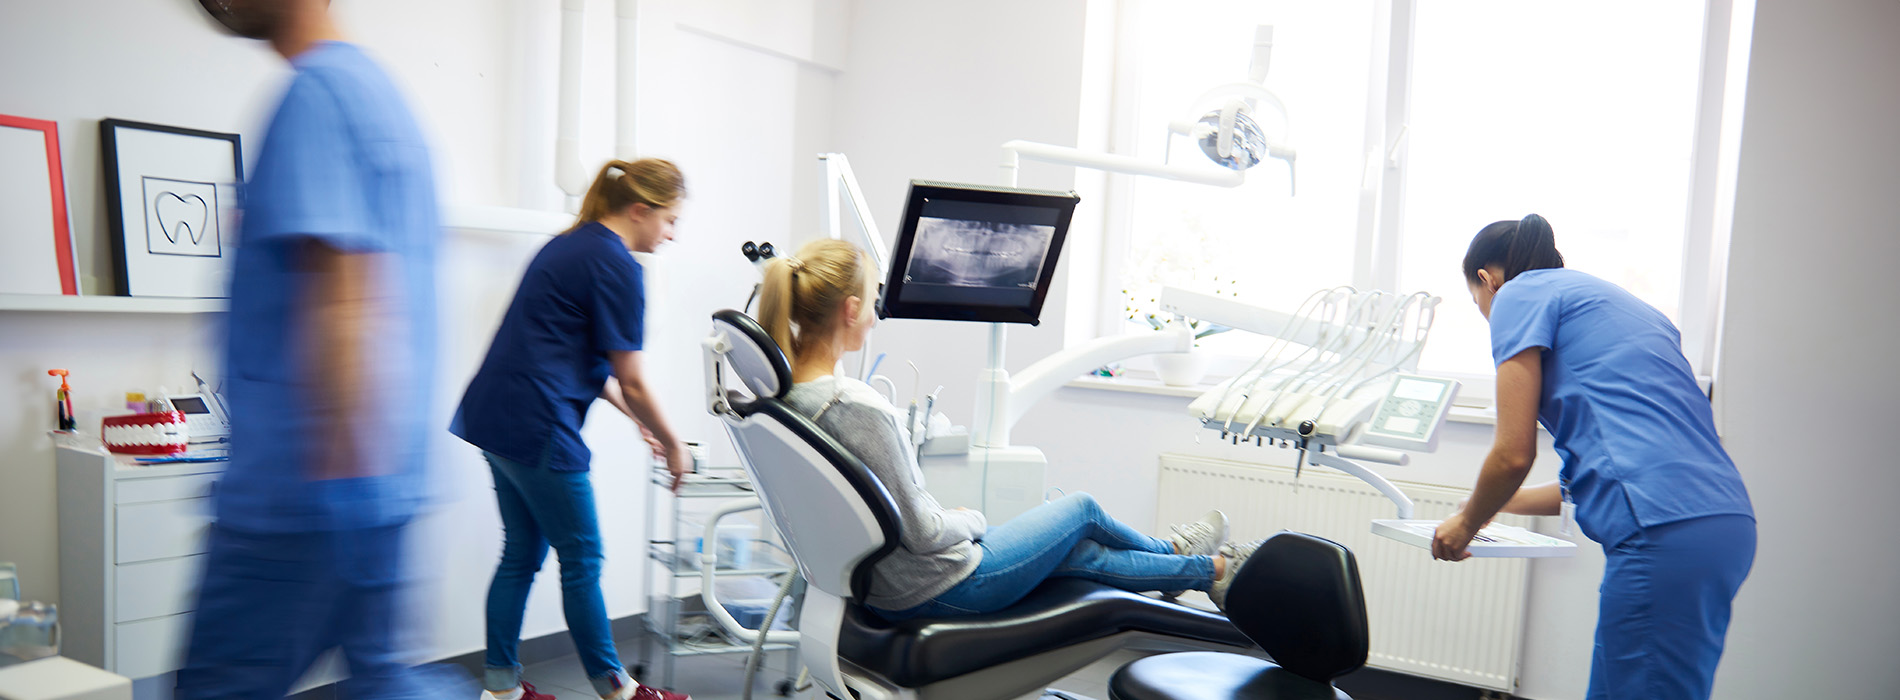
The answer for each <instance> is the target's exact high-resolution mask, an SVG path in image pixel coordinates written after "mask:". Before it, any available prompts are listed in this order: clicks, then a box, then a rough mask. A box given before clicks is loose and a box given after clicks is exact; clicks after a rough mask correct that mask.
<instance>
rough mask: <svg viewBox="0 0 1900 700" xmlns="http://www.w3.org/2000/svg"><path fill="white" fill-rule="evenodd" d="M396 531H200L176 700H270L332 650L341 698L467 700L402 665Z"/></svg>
mask: <svg viewBox="0 0 1900 700" xmlns="http://www.w3.org/2000/svg"><path fill="white" fill-rule="evenodd" d="M402 539H403V527H402V526H400V525H397V526H386V527H375V528H365V529H356V530H337V531H320V532H293V533H253V532H248V531H244V530H238V529H234V528H232V527H229V526H227V525H225V524H223V523H219V524H214V525H213V526H212V527H211V537H210V541H209V543H208V544H209V551H208V553H207V554H206V555H205V570H204V580H203V583H202V584H201V585H200V587H199V589H198V607H197V613H196V614H195V616H194V618H193V620H192V626H191V636H190V641H189V646H188V650H187V651H186V653H185V666H184V668H183V669H181V670H179V672H178V685H177V690H176V697H177V698H179V700H278V698H282V697H284V693H286V692H288V691H289V690H290V684H291V683H293V682H295V681H296V680H297V679H298V678H299V677H301V676H302V675H303V673H304V671H305V670H307V669H309V667H310V664H311V663H312V662H314V661H315V660H316V658H317V655H318V654H321V653H323V652H324V651H325V650H328V649H330V648H332V647H342V649H343V658H344V660H345V661H347V662H349V667H350V677H349V679H348V680H346V681H344V682H343V693H344V695H345V696H346V697H352V698H372V699H376V700H395V699H401V700H410V699H420V698H435V697H441V698H467V697H471V694H472V693H474V692H475V691H474V690H473V689H471V688H467V687H466V686H467V684H468V679H467V677H466V676H462V677H460V680H459V681H458V680H457V675H458V674H454V673H450V672H448V671H446V670H444V669H441V668H429V667H413V666H410V665H409V664H408V663H407V662H406V661H404V658H405V656H407V655H408V654H409V653H410V652H412V651H413V649H409V648H405V647H404V645H403V644H402V641H401V639H402V633H401V631H400V629H399V626H400V625H402V624H403V622H404V618H403V616H402V600H401V595H402V593H403V586H404V581H403V572H402Z"/></svg>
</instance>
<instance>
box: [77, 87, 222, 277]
mask: <svg viewBox="0 0 1900 700" xmlns="http://www.w3.org/2000/svg"><path fill="white" fill-rule="evenodd" d="M99 143H100V150H101V152H102V153H103V154H104V156H105V180H106V220H107V221H108V222H109V223H110V224H111V228H112V231H111V238H112V245H113V251H114V252H115V253H116V254H117V262H118V281H119V293H120V294H123V295H127V296H141V297H151V296H156V297H197V298H207V297H224V296H228V295H229V291H228V290H227V288H226V287H227V280H228V279H229V277H230V269H231V259H232V255H233V253H234V252H235V245H236V243H237V211H238V194H239V186H240V185H241V184H242V183H243V182H244V165H243V163H242V158H243V156H242V153H243V151H242V148H241V145H240V143H239V140H238V135H237V134H225V133H219V132H214V131H201V130H198V129H186V128H182V127H176V126H164V125H160V124H144V123H140V122H131V121H125V120H122V119H106V120H102V121H100V122H99Z"/></svg>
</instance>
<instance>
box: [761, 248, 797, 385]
mask: <svg viewBox="0 0 1900 700" xmlns="http://www.w3.org/2000/svg"><path fill="white" fill-rule="evenodd" d="M792 293H793V280H792V266H791V264H789V263H788V262H786V259H785V258H773V259H771V260H768V261H766V263H765V282H764V285H763V286H762V287H761V288H760V291H759V325H761V326H764V327H765V333H766V334H767V335H770V336H772V341H773V342H776V343H778V349H779V351H780V352H783V353H785V361H786V362H787V363H795V362H797V361H798V357H797V351H796V350H794V349H793V345H792Z"/></svg>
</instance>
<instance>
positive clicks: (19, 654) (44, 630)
mask: <svg viewBox="0 0 1900 700" xmlns="http://www.w3.org/2000/svg"><path fill="white" fill-rule="evenodd" d="M58 655H59V608H58V606H55V605H52V604H49V603H21V604H20V605H19V609H18V610H16V611H14V612H13V614H11V615H6V616H4V617H0V666H7V665H10V664H16V663H20V662H22V661H32V660H34V659H43V658H46V657H49V656H58Z"/></svg>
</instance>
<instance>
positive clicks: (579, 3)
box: [554, 0, 588, 198]
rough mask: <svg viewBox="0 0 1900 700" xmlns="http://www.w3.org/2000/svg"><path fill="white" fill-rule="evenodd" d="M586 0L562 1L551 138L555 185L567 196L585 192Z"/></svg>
mask: <svg viewBox="0 0 1900 700" xmlns="http://www.w3.org/2000/svg"><path fill="white" fill-rule="evenodd" d="M586 6H587V3H586V0H561V92H560V98H559V99H560V116H559V117H557V118H556V125H555V135H554V184H556V185H559V186H560V188H561V191H563V192H566V193H567V196H568V197H570V198H572V197H579V196H581V195H583V194H586V193H587V184H588V183H587V168H585V167H583V166H582V165H581V45H582V41H581V20H582V18H583V17H584V16H585V15H586V12H585V10H586Z"/></svg>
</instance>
